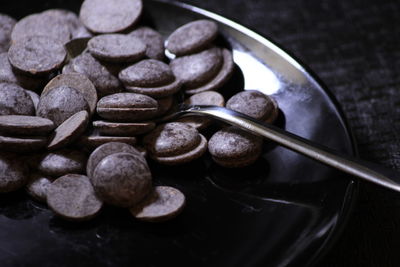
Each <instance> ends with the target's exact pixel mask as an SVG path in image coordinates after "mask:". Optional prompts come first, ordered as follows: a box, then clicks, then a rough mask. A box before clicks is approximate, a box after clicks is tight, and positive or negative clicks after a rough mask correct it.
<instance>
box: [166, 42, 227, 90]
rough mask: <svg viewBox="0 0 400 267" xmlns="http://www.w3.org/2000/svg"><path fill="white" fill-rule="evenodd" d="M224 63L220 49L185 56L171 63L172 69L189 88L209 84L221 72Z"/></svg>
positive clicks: (214, 48)
mask: <svg viewBox="0 0 400 267" xmlns="http://www.w3.org/2000/svg"><path fill="white" fill-rule="evenodd" d="M222 62H223V57H222V52H221V49H220V48H217V47H213V48H210V49H208V50H205V51H202V52H199V53H197V54H192V55H189V56H183V57H179V58H176V59H174V60H172V61H171V64H170V66H171V69H172V71H173V73H174V74H175V76H176V77H177V78H178V79H180V80H181V81H182V82H183V84H184V86H185V87H187V88H196V87H199V86H201V85H204V84H206V83H207V82H209V81H210V80H211V79H212V78H213V77H215V76H216V75H217V73H218V72H219V71H220V69H221V66H222Z"/></svg>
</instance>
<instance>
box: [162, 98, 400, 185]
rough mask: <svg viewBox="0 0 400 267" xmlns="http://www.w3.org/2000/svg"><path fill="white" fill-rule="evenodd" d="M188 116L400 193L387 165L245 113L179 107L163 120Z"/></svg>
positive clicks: (396, 177)
mask: <svg viewBox="0 0 400 267" xmlns="http://www.w3.org/2000/svg"><path fill="white" fill-rule="evenodd" d="M186 115H199V116H208V117H212V118H215V119H218V120H221V121H224V122H226V123H229V124H231V125H234V126H237V127H240V128H242V129H244V130H246V131H249V132H251V133H254V134H257V135H260V136H263V137H265V138H267V139H270V140H272V141H274V142H276V143H278V144H280V145H282V146H284V147H286V148H288V149H290V150H293V151H295V152H298V153H300V154H303V155H305V156H307V157H309V158H312V159H314V160H316V161H319V162H321V163H324V164H326V165H328V166H331V167H333V168H336V169H338V170H341V171H343V172H346V173H349V174H351V175H353V176H355V177H358V178H361V179H364V180H366V181H369V182H372V183H375V184H377V185H380V186H383V187H386V188H389V189H392V190H395V191H398V192H400V184H399V183H397V182H395V181H393V180H396V181H400V173H398V172H396V171H395V170H392V169H387V168H385V167H383V166H380V165H377V164H374V163H370V162H365V161H362V160H360V159H356V158H354V157H351V156H348V155H343V154H341V153H339V152H337V151H334V150H332V149H330V148H328V147H325V146H323V145H320V144H317V143H315V142H312V141H310V140H307V139H304V138H302V137H300V136H297V135H295V134H292V133H289V132H287V131H285V130H282V129H280V128H278V127H276V126H274V125H271V124H268V123H265V122H262V121H258V120H255V119H253V118H251V117H249V116H247V115H245V114H242V113H239V112H236V111H233V110H230V109H227V108H223V107H217V106H189V105H185V104H181V105H179V110H178V111H177V112H175V113H173V114H170V115H168V116H166V117H163V118H162V119H160V120H159V122H161V121H169V120H172V119H175V118H178V117H182V116H186Z"/></svg>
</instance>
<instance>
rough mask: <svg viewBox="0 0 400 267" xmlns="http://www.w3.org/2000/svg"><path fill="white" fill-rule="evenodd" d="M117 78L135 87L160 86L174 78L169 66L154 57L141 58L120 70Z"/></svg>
mask: <svg viewBox="0 0 400 267" xmlns="http://www.w3.org/2000/svg"><path fill="white" fill-rule="evenodd" d="M119 78H120V79H121V81H122V82H123V83H124V84H125V85H128V86H136V87H156V86H162V85H166V84H169V83H171V82H173V81H174V80H175V76H174V74H173V73H172V70H171V68H170V67H169V66H168V65H167V64H165V63H164V62H162V61H159V60H155V59H147V60H142V61H140V62H138V63H136V64H134V65H132V66H130V67H128V68H126V69H124V70H122V71H121V72H120V74H119Z"/></svg>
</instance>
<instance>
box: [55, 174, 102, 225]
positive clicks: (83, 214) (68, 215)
mask: <svg viewBox="0 0 400 267" xmlns="http://www.w3.org/2000/svg"><path fill="white" fill-rule="evenodd" d="M47 204H48V205H49V207H50V208H51V209H52V210H53V211H54V212H55V213H56V214H57V215H58V216H61V217H63V218H64V219H67V220H72V221H84V220H89V219H91V218H93V217H94V216H96V215H97V214H98V213H99V212H100V210H101V208H102V206H103V202H102V201H101V200H99V199H98V198H97V196H96V194H95V192H94V190H93V186H92V184H91V183H90V181H89V178H88V177H86V176H84V175H77V174H68V175H65V176H62V177H60V178H58V179H57V180H55V181H54V182H53V183H51V185H50V186H49V188H48V190H47Z"/></svg>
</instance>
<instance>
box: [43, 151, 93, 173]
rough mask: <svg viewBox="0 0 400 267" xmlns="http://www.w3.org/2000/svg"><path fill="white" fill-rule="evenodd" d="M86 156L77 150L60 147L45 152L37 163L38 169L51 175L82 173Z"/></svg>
mask: <svg viewBox="0 0 400 267" xmlns="http://www.w3.org/2000/svg"><path fill="white" fill-rule="evenodd" d="M86 160H87V156H86V154H85V153H83V152H81V151H78V150H71V149H61V150H58V151H54V152H48V153H46V154H45V155H44V156H43V157H42V159H41V161H40V162H39V164H38V170H39V171H40V172H41V173H43V174H45V175H48V176H51V177H59V176H62V175H66V174H68V173H84V172H85V168H86Z"/></svg>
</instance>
